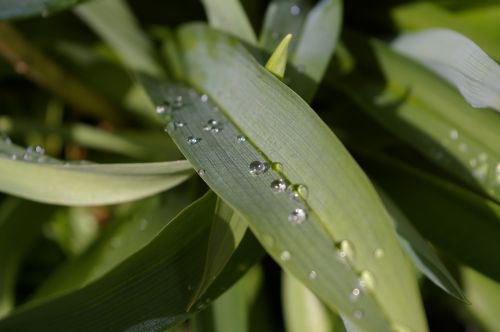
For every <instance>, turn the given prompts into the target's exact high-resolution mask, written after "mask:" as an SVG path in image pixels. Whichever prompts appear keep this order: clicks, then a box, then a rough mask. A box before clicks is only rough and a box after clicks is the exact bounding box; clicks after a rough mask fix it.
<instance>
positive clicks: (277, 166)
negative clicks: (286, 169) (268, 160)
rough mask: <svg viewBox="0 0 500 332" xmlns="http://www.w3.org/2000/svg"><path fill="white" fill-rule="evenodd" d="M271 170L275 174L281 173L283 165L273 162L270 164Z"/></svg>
mask: <svg viewBox="0 0 500 332" xmlns="http://www.w3.org/2000/svg"><path fill="white" fill-rule="evenodd" d="M271 168H272V169H273V171H275V172H282V171H283V165H282V164H281V163H279V162H274V163H272V164H271Z"/></svg>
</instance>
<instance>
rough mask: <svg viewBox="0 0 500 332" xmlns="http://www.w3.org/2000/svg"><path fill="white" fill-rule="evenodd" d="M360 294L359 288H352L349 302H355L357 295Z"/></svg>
mask: <svg viewBox="0 0 500 332" xmlns="http://www.w3.org/2000/svg"><path fill="white" fill-rule="evenodd" d="M360 295H361V290H360V289H359V288H357V287H356V288H353V289H352V291H351V295H350V296H349V299H350V300H351V302H356V301H357V300H358V299H359V296H360Z"/></svg>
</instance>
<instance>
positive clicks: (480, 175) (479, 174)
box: [472, 164, 488, 180]
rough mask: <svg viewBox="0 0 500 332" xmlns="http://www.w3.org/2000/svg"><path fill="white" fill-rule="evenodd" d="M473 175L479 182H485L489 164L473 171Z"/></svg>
mask: <svg viewBox="0 0 500 332" xmlns="http://www.w3.org/2000/svg"><path fill="white" fill-rule="evenodd" d="M472 175H474V176H475V177H476V178H477V179H479V180H484V179H485V178H486V176H487V175H488V164H482V165H480V166H479V167H477V168H476V169H475V170H473V171H472Z"/></svg>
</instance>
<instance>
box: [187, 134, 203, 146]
mask: <svg viewBox="0 0 500 332" xmlns="http://www.w3.org/2000/svg"><path fill="white" fill-rule="evenodd" d="M200 141H201V137H194V136H189V137H188V138H187V142H188V143H189V144H191V145H194V144H196V143H199V142H200Z"/></svg>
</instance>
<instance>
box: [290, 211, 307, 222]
mask: <svg viewBox="0 0 500 332" xmlns="http://www.w3.org/2000/svg"><path fill="white" fill-rule="evenodd" d="M306 220H307V212H306V210H304V209H301V208H297V209H295V210H293V211H292V212H291V213H290V214H289V215H288V221H289V222H291V223H293V224H296V225H300V224H303V223H304V221H306Z"/></svg>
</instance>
